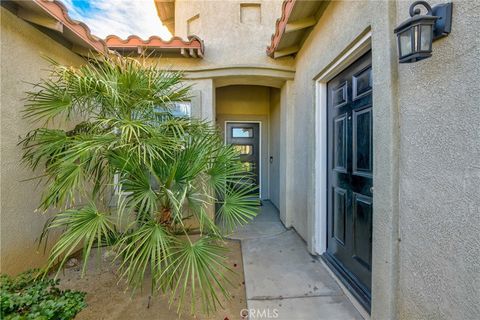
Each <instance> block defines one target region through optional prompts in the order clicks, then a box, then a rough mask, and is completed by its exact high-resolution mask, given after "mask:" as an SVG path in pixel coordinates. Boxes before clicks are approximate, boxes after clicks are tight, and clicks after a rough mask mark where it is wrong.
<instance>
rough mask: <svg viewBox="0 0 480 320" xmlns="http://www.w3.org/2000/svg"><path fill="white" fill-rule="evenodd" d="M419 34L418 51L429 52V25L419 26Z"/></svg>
mask: <svg viewBox="0 0 480 320" xmlns="http://www.w3.org/2000/svg"><path fill="white" fill-rule="evenodd" d="M421 30H422V31H421V33H420V50H421V51H430V50H432V49H431V47H430V46H431V44H432V26H430V25H427V26H426V25H423V26H421Z"/></svg>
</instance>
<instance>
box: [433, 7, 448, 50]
mask: <svg viewBox="0 0 480 320" xmlns="http://www.w3.org/2000/svg"><path fill="white" fill-rule="evenodd" d="M432 15H433V16H437V17H438V19H437V20H436V21H435V25H434V27H433V40H434V41H435V40H437V39H440V38H443V37H446V36H448V34H449V33H450V32H451V31H452V3H451V2H450V3H442V4H437V5H435V6H433V7H432Z"/></svg>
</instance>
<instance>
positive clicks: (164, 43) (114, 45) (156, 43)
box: [105, 35, 204, 54]
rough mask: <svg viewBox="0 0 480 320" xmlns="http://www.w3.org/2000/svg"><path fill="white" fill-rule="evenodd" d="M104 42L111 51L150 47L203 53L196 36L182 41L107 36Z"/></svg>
mask: <svg viewBox="0 0 480 320" xmlns="http://www.w3.org/2000/svg"><path fill="white" fill-rule="evenodd" d="M105 42H106V44H107V46H108V47H109V48H111V49H121V48H135V47H152V48H179V49H197V50H199V51H200V53H201V54H203V52H204V45H203V40H201V39H200V38H199V37H197V36H189V37H188V40H184V39H182V38H180V37H172V38H171V39H169V40H164V39H162V38H160V37H158V36H151V37H149V38H148V39H146V40H144V39H142V38H140V37H139V36H137V35H131V36H129V37H128V38H127V39H122V38H120V37H119V36H116V35H109V36H107V37H106V38H105Z"/></svg>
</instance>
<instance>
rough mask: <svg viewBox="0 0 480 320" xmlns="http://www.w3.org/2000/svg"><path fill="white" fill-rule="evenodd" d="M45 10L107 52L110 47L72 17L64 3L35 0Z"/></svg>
mask: <svg viewBox="0 0 480 320" xmlns="http://www.w3.org/2000/svg"><path fill="white" fill-rule="evenodd" d="M33 1H34V2H35V3H36V4H37V5H39V6H40V7H41V8H42V9H43V10H44V11H46V12H48V13H49V14H50V15H51V16H53V17H54V18H55V19H57V20H58V21H60V22H62V23H63V25H64V26H66V27H67V28H69V29H70V30H71V31H72V32H74V33H75V34H76V35H77V36H79V37H80V38H81V39H82V40H83V41H85V42H87V43H88V44H89V45H90V46H92V47H93V48H94V49H95V50H97V51H98V52H100V53H106V52H107V51H108V47H107V45H106V43H105V41H103V40H102V39H100V38H98V37H96V36H94V35H93V34H92V33H91V31H90V28H89V27H88V26H87V25H86V24H85V23H83V22H81V21H77V20H75V19H72V18H71V17H70V16H69V14H68V9H67V7H65V5H64V4H63V3H61V2H60V1H57V0H33Z"/></svg>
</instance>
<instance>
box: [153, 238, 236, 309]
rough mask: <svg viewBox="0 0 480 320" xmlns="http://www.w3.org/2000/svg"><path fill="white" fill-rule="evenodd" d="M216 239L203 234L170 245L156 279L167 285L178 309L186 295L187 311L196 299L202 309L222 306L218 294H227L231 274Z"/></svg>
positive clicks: (227, 297)
mask: <svg viewBox="0 0 480 320" xmlns="http://www.w3.org/2000/svg"><path fill="white" fill-rule="evenodd" d="M216 241H217V240H216V239H212V238H207V237H203V238H200V239H198V240H196V241H195V242H192V241H191V239H189V238H187V239H178V240H177V242H176V244H175V246H174V247H173V248H172V249H171V254H170V256H169V257H170V258H171V261H169V264H168V266H167V268H166V269H164V270H163V272H162V273H161V274H160V278H159V281H158V283H160V284H162V285H163V286H164V287H166V288H168V289H170V290H171V291H172V294H171V296H170V300H169V302H170V304H173V303H174V301H175V298H177V297H178V304H177V312H178V313H181V311H182V307H183V305H184V303H185V299H186V298H189V300H190V313H191V314H194V313H195V311H196V305H197V301H196V300H197V299H199V300H200V301H201V305H202V311H203V312H204V313H207V314H208V313H210V312H212V311H214V310H217V306H220V307H222V305H221V301H220V296H223V297H224V298H226V299H229V298H230V295H229V293H228V286H233V284H232V282H231V280H230V278H231V276H233V275H234V272H233V270H231V269H230V268H229V267H228V266H227V264H226V263H225V259H226V257H225V254H226V253H227V252H228V250H227V249H226V248H225V247H223V246H221V245H220V244H218V243H216Z"/></svg>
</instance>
